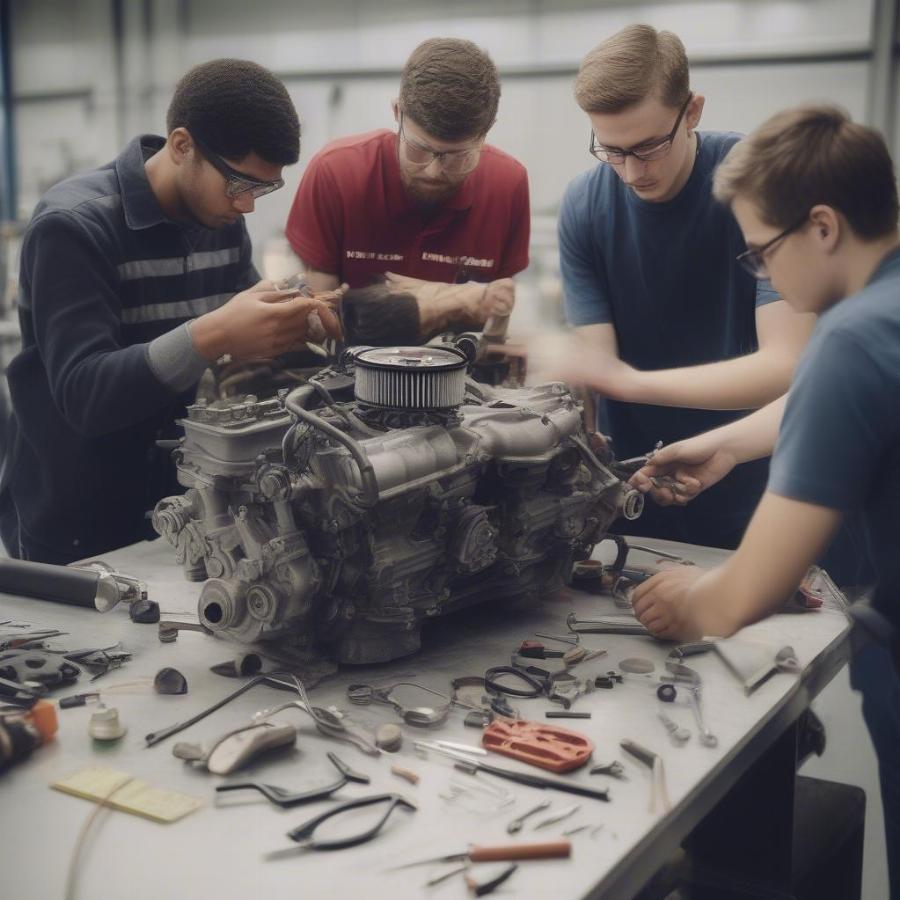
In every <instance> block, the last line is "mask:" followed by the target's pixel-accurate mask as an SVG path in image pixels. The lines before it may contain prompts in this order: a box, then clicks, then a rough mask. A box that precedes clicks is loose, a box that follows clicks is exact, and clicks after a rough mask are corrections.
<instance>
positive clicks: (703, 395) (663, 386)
mask: <svg viewBox="0 0 900 900" xmlns="http://www.w3.org/2000/svg"><path fill="white" fill-rule="evenodd" d="M795 362H796V357H795V356H793V355H792V354H789V353H781V352H775V351H766V350H758V351H757V352H755V353H751V354H748V355H747V356H739V357H736V358H734V359H728V360H724V361H722V362H716V363H707V364H705V365H700V366H687V367H685V368H681V369H657V370H653V371H640V370H637V369H632V370H631V371H630V373H629V374H628V376H627V377H625V378H622V379H619V381H618V383H617V385H615V386H614V388H613V392H610V391H609V389H608V387H609V386H608V385H607V384H606V383H605V382H604V383H603V384H597V385H595V386H596V387H597V388H598V389H605V393H607V395H608V396H611V397H612V398H613V399H615V400H624V401H627V402H631V403H648V404H653V405H655V406H684V407H690V408H694V409H757V408H759V407H761V406H763V405H765V404H767V403H769V402H770V401H772V400H773V399H774V398H776V397H778V396H780V395H781V394H783V393H784V392H785V391H786V390H787V389H788V386H789V384H790V381H791V375H792V373H793V369H794V363H795Z"/></svg>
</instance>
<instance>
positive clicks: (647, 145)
mask: <svg viewBox="0 0 900 900" xmlns="http://www.w3.org/2000/svg"><path fill="white" fill-rule="evenodd" d="M693 98H694V95H693V94H688V96H687V100H685V101H684V103H683V104H682V105H681V109H680V110H679V112H678V118H677V119H676V120H675V124H674V125H673V126H672V130H671V131H670V132H669V133H668V134H667V135H666V136H665V137H664V138H662V139H656V138H653V139H652V140H649V141H644V143H643V144H638V146H636V147H632V148H631V149H630V150H624V149H622V148H621V147H605V146H603V144H598V143H597V136H596V135H595V134H594V131H593V129H591V142H590V145H589V146H588V152H589V153H590V154H591V156H593V157H594V158H595V159H599V160H600V162H605V163H611V164H612V165H614V166H620V165H622V163H624V162H625V160H626V159H627V158H628V157H629V156H633V157H634V158H635V159H638V160H640V161H641V162H653V160H655V159H662V158H663V157H664V156H666V155H667V154H668V152H669V151H670V150H671V149H672V142H673V141H674V140H675V135H676V134H677V133H678V126H679V125H680V124H681V120H682V119H683V118H684V114H685V112H687V108H688V104H689V103H690V102H691V100H693Z"/></svg>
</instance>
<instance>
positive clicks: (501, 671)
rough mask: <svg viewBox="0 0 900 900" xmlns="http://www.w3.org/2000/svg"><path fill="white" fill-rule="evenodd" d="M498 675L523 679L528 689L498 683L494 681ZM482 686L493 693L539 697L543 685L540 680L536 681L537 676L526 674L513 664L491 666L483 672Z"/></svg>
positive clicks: (542, 691)
mask: <svg viewBox="0 0 900 900" xmlns="http://www.w3.org/2000/svg"><path fill="white" fill-rule="evenodd" d="M498 675H513V676H515V677H516V678H518V679H519V680H520V681H524V682H525V684H527V685H529V687H530V690H523V689H522V688H514V687H508V686H507V685H504V684H498V683H497V682H496V681H494V679H495V678H496V677H497V676H498ZM484 686H485V688H486V689H487V690H488V691H490V692H492V693H494V694H507V695H508V696H510V697H523V698H525V699H529V698H531V697H540V696H541V694H543V693H544V685H543V683H542V682H540V681H538V680H537V678H532V676H531V675H528V674H526V673H525V672H523V671H522V670H521V669H517V668H515V667H514V666H493V667H492V668H490V669H488V670H487V672H485V673H484Z"/></svg>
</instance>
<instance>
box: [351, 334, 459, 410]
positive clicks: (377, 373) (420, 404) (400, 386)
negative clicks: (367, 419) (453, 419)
mask: <svg viewBox="0 0 900 900" xmlns="http://www.w3.org/2000/svg"><path fill="white" fill-rule="evenodd" d="M467 362H468V360H467V359H466V357H465V356H464V355H463V354H462V353H460V352H459V351H457V350H451V349H444V348H441V347H373V348H372V349H370V350H363V351H362V352H361V353H359V354H357V356H356V376H355V380H356V389H355V390H356V399H357V400H358V401H360V402H361V403H366V404H369V405H371V406H379V407H384V408H391V409H453V408H455V407H457V406H459V405H460V404H461V403H462V402H463V397H464V395H465V391H466V364H467Z"/></svg>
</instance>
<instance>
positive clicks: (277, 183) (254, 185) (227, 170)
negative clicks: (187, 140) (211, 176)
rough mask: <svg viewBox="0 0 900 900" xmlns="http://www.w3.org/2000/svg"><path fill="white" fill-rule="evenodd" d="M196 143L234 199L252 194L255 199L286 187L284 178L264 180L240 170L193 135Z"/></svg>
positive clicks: (226, 190)
mask: <svg viewBox="0 0 900 900" xmlns="http://www.w3.org/2000/svg"><path fill="white" fill-rule="evenodd" d="M191 138H192V139H193V141H194V143H195V144H196V145H197V146H198V147H199V148H200V152H201V153H202V154H203V157H204V159H206V161H207V162H208V163H209V164H210V165H211V166H212V167H213V168H214V169H215V170H216V171H218V172H219V173H220V174H221V175H222V176H223V177H224V179H225V195H226V196H227V197H230V198H231V199H232V200H233V199H234V198H235V197H244V196H247V195H249V196H251V197H252V198H253V199H254V200H257V199H258V198H260V197H265V195H266V194H271V193H272V191H277V190H278V189H279V188H282V187H284V179H283V178H276V179H275V180H274V181H263V180H262V179H261V178H254V177H253V176H252V175H247V174H246V173H245V172H239V171H238V170H237V169H233V168H232V167H231V166H229V165H228V163H227V162H225V160H224V159H222V157H221V156H219V154H218V153H215V152H213V151H212V150H210V149H209V147H207V146H206V144H204V143H203V141H201V140H200V139H199V138H198V137H196V136H194V135H191Z"/></svg>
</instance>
